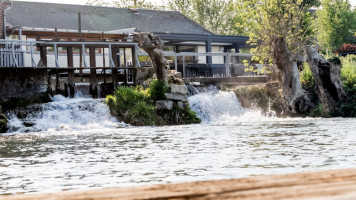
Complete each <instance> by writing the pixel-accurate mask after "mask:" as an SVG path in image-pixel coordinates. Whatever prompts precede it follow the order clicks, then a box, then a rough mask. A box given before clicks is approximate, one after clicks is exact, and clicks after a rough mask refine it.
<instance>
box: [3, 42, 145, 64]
mask: <svg viewBox="0 0 356 200" xmlns="http://www.w3.org/2000/svg"><path fill="white" fill-rule="evenodd" d="M41 47H43V48H41ZM47 47H52V48H53V52H47V49H46V48H47ZM59 47H66V48H79V49H80V50H81V53H80V56H81V59H82V61H83V67H84V68H89V67H91V66H90V64H88V62H87V59H86V56H88V55H87V53H86V48H106V49H108V51H109V52H108V53H107V54H105V56H107V57H108V58H109V62H108V63H109V67H110V68H115V67H119V66H118V64H117V62H116V61H115V59H114V55H113V52H112V51H113V48H117V47H132V48H134V49H135V50H134V52H136V51H141V50H140V49H139V47H138V45H137V43H127V42H84V41H83V42H82V41H79V42H71V41H66V42H65V41H23V40H4V39H1V40H0V53H1V57H0V67H33V68H36V67H39V66H41V64H42V66H41V67H50V66H47V63H46V61H45V59H46V56H47V54H48V55H54V63H55V65H54V66H52V67H55V68H62V67H63V66H61V65H60V62H59V59H58V57H59V56H60V55H61V53H59V52H58V48H59ZM39 54H40V57H39V56H38V55H39ZM117 55H120V54H115V56H117ZM28 57H29V58H28ZM26 59H28V60H26ZM36 59H37V60H36ZM67 59H68V58H67ZM133 59H135V60H134V61H133V63H136V64H137V66H139V61H138V57H137V54H136V53H133ZM43 65H44V66H43ZM76 67H79V66H76ZM124 67H128V66H126V64H125V66H124Z"/></svg>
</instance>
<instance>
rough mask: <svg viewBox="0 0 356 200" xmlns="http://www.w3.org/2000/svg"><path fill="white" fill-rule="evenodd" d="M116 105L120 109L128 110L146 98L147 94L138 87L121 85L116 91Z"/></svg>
mask: <svg viewBox="0 0 356 200" xmlns="http://www.w3.org/2000/svg"><path fill="white" fill-rule="evenodd" d="M115 98H116V107H117V109H118V110H120V111H127V110H129V108H131V107H133V106H135V104H136V103H137V102H139V101H144V100H145V95H144V94H143V93H141V92H140V90H138V89H137V88H133V87H119V88H118V89H117V90H116V91H115Z"/></svg>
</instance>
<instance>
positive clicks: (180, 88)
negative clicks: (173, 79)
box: [170, 84, 188, 94]
mask: <svg viewBox="0 0 356 200" xmlns="http://www.w3.org/2000/svg"><path fill="white" fill-rule="evenodd" d="M170 87H171V93H173V94H188V88H187V86H185V85H173V84H172V85H170Z"/></svg>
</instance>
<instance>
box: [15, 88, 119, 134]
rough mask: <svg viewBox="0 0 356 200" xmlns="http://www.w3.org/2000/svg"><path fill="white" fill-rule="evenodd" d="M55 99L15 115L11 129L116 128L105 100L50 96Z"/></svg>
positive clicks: (23, 130)
mask: <svg viewBox="0 0 356 200" xmlns="http://www.w3.org/2000/svg"><path fill="white" fill-rule="evenodd" d="M51 99H52V101H53V102H50V103H46V104H42V105H35V106H32V107H30V110H31V109H33V111H32V112H30V114H29V115H28V116H27V117H26V118H25V119H19V118H18V117H17V116H16V115H15V114H12V115H11V116H10V119H9V125H10V132H18V133H21V132H34V131H37V132H38V131H59V130H88V129H89V130H92V129H103V128H115V127H117V126H118V124H119V123H118V122H117V120H116V119H115V118H114V117H112V116H111V115H110V112H109V109H108V107H107V106H106V105H105V104H104V100H103V99H89V98H74V99H70V98H65V97H64V96H62V95H55V96H54V97H51Z"/></svg>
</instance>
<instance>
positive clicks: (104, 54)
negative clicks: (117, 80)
mask: <svg viewBox="0 0 356 200" xmlns="http://www.w3.org/2000/svg"><path fill="white" fill-rule="evenodd" d="M109 62H110V61H109ZM103 70H104V85H105V84H106V69H105V48H104V47H103Z"/></svg>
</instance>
